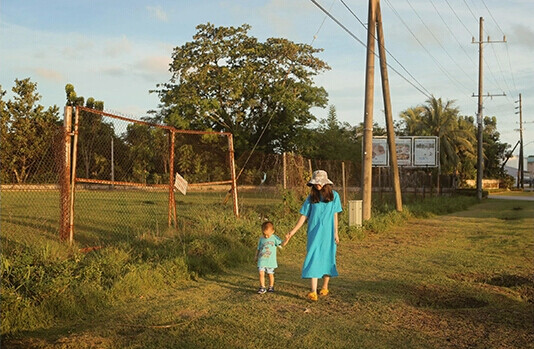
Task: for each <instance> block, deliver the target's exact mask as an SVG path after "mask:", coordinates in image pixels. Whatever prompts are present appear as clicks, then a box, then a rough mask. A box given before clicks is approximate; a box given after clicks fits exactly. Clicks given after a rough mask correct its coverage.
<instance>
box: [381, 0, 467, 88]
mask: <svg viewBox="0 0 534 349" xmlns="http://www.w3.org/2000/svg"><path fill="white" fill-rule="evenodd" d="M386 2H387V3H388V6H389V7H390V8H391V9H392V10H393V12H394V13H395V15H396V16H397V17H398V18H399V20H400V21H401V22H402V24H403V25H404V26H405V27H406V29H408V31H409V32H410V34H412V36H413V37H414V39H415V40H416V41H417V42H418V43H419V45H420V46H421V47H422V48H423V50H425V52H426V53H427V54H428V55H429V56H430V58H432V60H433V61H434V63H436V65H437V66H438V68H439V69H440V70H441V72H442V73H443V74H445V75H446V76H447V77H448V78H449V80H451V81H452V82H455V83H456V84H457V85H458V86H460V87H461V88H462V89H465V87H464V86H463V85H462V84H461V83H460V82H459V81H457V80H456V79H454V78H453V77H452V76H451V75H450V74H449V73H448V72H447V71H446V69H445V68H444V67H443V66H442V65H441V63H439V61H438V60H437V59H436V58H435V57H434V56H433V55H432V54H431V53H430V51H428V50H427V48H426V47H425V45H423V43H422V42H421V41H420V40H419V38H418V37H417V35H415V33H414V32H413V31H412V30H411V29H410V27H408V25H407V24H406V22H405V21H404V20H403V19H402V16H401V15H400V14H399V12H397V10H396V9H395V8H394V7H393V5H392V4H391V2H390V1H389V0H386Z"/></svg>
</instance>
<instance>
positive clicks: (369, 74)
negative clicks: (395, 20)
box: [362, 0, 377, 221]
mask: <svg viewBox="0 0 534 349" xmlns="http://www.w3.org/2000/svg"><path fill="white" fill-rule="evenodd" d="M376 4H377V0H369V14H368V17H367V18H368V19H367V61H366V74H365V106H364V116H363V163H362V200H363V202H362V220H363V221H366V220H369V219H370V218H371V193H372V190H373V182H372V179H373V178H372V177H373V163H372V161H373V103H374V98H373V95H374V88H375V84H374V80H375V56H374V54H375V53H374V51H375V50H374V48H375V32H376Z"/></svg>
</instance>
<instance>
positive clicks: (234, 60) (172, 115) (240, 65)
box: [157, 23, 329, 152]
mask: <svg viewBox="0 0 534 349" xmlns="http://www.w3.org/2000/svg"><path fill="white" fill-rule="evenodd" d="M249 29H250V26H249V25H247V24H244V25H242V26H240V27H237V28H235V27H215V26H214V25H212V24H210V23H208V24H202V25H199V26H197V33H196V34H195V35H194V36H193V39H194V40H193V41H191V42H187V43H185V44H183V45H182V46H179V47H176V48H175V49H174V52H173V55H172V63H171V66H170V72H171V73H172V77H171V79H170V81H169V82H168V83H165V84H161V85H158V88H159V89H158V90H157V92H158V94H159V97H160V99H161V105H160V107H161V110H160V112H159V115H158V118H159V119H160V121H163V122H164V123H166V124H169V125H172V126H175V127H178V128H192V129H212V130H217V131H226V132H231V133H233V134H234V137H235V147H236V151H237V152H242V151H245V150H248V149H250V148H251V147H252V145H253V144H254V143H255V142H256V140H257V139H259V137H260V134H261V133H262V132H263V130H264V129H265V132H264V134H263V136H262V139H261V142H260V143H259V149H262V150H264V151H286V150H292V149H294V147H295V143H294V139H295V136H296V135H297V134H298V133H299V132H301V131H302V130H303V129H304V127H305V126H306V125H308V124H309V123H310V122H311V121H313V120H315V117H314V116H313V115H312V114H311V112H310V108H312V107H316V106H318V107H324V106H326V103H327V93H326V91H325V90H324V89H323V88H322V87H317V86H315V85H314V82H313V77H314V76H315V75H317V74H318V73H320V72H322V71H324V70H327V69H329V67H328V65H327V64H326V63H325V62H323V61H322V60H320V59H318V58H317V57H315V56H314V55H315V54H316V53H317V52H320V51H321V50H319V49H314V48H313V47H311V46H310V45H306V44H297V43H294V42H291V41H289V40H286V39H280V38H270V39H267V40H266V41H265V42H260V41H259V40H258V39H257V38H255V37H252V36H249V35H248V31H249ZM268 123H269V125H268V127H267V128H266V125H267V124H268Z"/></svg>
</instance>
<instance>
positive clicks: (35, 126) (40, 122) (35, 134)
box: [0, 78, 61, 183]
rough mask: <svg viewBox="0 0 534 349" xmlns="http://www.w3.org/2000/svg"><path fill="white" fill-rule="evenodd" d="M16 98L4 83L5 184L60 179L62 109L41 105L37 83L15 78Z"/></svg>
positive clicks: (0, 104) (1, 150) (0, 153)
mask: <svg viewBox="0 0 534 349" xmlns="http://www.w3.org/2000/svg"><path fill="white" fill-rule="evenodd" d="M11 90H12V92H13V94H14V97H13V100H9V101H7V102H5V101H3V98H4V96H5V91H3V90H2V88H1V86H0V116H1V117H0V118H1V129H0V137H1V143H2V147H0V159H1V163H2V168H1V177H2V183H28V182H37V181H40V182H45V183H46V182H50V181H52V180H53V179H55V178H57V171H55V164H54V155H53V154H54V150H55V149H54V146H55V145H57V144H59V143H58V142H57V141H58V136H60V135H61V132H60V128H59V121H58V120H59V109H58V107H57V106H55V105H54V106H52V107H49V108H48V109H45V107H44V106H42V105H41V104H39V100H40V99H41V95H39V93H37V83H35V82H31V80H30V78H26V79H22V80H19V79H15V85H14V86H13V88H12V89H11Z"/></svg>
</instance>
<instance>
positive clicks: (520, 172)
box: [516, 93, 525, 189]
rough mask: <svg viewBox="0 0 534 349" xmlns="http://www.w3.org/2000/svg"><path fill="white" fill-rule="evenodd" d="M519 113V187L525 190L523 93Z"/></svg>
mask: <svg viewBox="0 0 534 349" xmlns="http://www.w3.org/2000/svg"><path fill="white" fill-rule="evenodd" d="M518 102H519V107H516V108H519V111H518V112H516V114H519V163H518V165H517V171H518V173H517V174H518V176H517V187H518V188H519V187H521V189H525V184H524V182H523V181H524V179H525V178H524V175H525V169H524V168H523V167H524V166H525V165H524V163H523V161H524V159H523V108H522V107H521V93H520V94H519V101H518Z"/></svg>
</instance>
